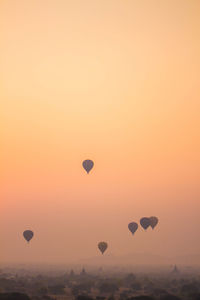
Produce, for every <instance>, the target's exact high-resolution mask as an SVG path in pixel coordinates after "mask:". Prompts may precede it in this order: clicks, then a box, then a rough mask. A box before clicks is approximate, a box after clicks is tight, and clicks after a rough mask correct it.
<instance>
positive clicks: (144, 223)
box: [140, 217, 151, 230]
mask: <svg viewBox="0 0 200 300" xmlns="http://www.w3.org/2000/svg"><path fill="white" fill-rule="evenodd" d="M140 224H141V226H142V227H143V228H144V229H145V230H146V229H147V228H148V227H149V226H150V225H151V222H150V218H146V217H144V218H142V219H141V220H140Z"/></svg>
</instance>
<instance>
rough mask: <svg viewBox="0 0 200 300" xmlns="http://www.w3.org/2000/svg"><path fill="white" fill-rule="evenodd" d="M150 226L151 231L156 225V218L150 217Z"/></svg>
mask: <svg viewBox="0 0 200 300" xmlns="http://www.w3.org/2000/svg"><path fill="white" fill-rule="evenodd" d="M149 219H150V226H151V228H152V229H154V227H156V225H157V224H158V218H157V217H150V218H149Z"/></svg>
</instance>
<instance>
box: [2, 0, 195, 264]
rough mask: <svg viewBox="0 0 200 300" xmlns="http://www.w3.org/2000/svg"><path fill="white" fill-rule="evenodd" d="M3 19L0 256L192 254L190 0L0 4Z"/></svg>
mask: <svg viewBox="0 0 200 300" xmlns="http://www.w3.org/2000/svg"><path fill="white" fill-rule="evenodd" d="M0 28H1V30H0V43H1V54H0V80H1V89H0V99H1V112H0V114H1V127H2V130H1V144H2V147H1V150H2V151H1V161H2V171H1V182H2V188H1V194H2V197H1V198H2V200H1V213H0V214H1V215H0V219H1V221H0V236H1V242H2V245H3V250H2V253H1V257H0V261H1V262H2V261H15V262H20V261H23V260H30V261H50V260H52V261H68V260H70V259H79V258H85V257H90V256H95V255H98V254H99V253H98V251H97V249H96V244H97V242H98V241H99V240H105V241H107V242H108V243H109V251H110V252H109V253H112V254H116V255H123V254H126V253H133V252H140V251H142V252H145V251H148V252H151V253H154V254H160V255H173V254H176V255H177V254H179V253H180V252H181V253H183V254H196V253H199V251H200V241H199V229H200V218H199V211H200V200H199V197H200V187H199V179H200V172H199V169H200V159H199V153H200V117H199V113H200V98H199V96H200V82H199V81H200V80H199V78H200V57H199V53H200V38H199V37H200V2H199V1H197V0H173V1H172V0H168V1H158V0H157V1H154V0H151V1H147V0H146V1H145V0H140V1H136V0H126V1H125V0H121V1H120V0H101V1H92V0H90V1H89V0H84V1H81V0H79V1H77V0H74V1H65V0H51V1H47V0H34V1H27V0H18V1H11V0H1V3H0ZM86 158H90V159H93V160H94V162H95V167H94V169H93V170H92V172H91V173H90V175H89V176H87V175H86V173H85V172H84V170H83V169H82V166H81V163H82V161H83V160H84V159H86ZM150 215H156V216H158V217H159V219H160V224H159V227H157V229H156V230H155V232H153V233H152V232H149V233H148V234H146V233H144V232H142V230H141V229H140V230H138V232H137V233H136V234H135V237H134V238H132V237H131V235H130V233H129V232H128V229H127V224H128V223H129V222H131V221H139V219H140V217H142V216H150ZM25 229H32V230H33V231H34V232H35V238H34V240H33V241H32V243H31V248H29V250H28V251H29V252H27V247H26V244H25V242H24V240H23V238H22V232H23V231H24V230H25ZM172 245H173V247H172ZM147 246H148V247H147ZM147 248H148V249H147Z"/></svg>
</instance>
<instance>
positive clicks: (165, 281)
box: [0, 265, 200, 300]
mask: <svg viewBox="0 0 200 300" xmlns="http://www.w3.org/2000/svg"><path fill="white" fill-rule="evenodd" d="M0 293H1V294H0V299H13V300H14V299H19V300H20V299H22V300H23V299H24V300H26V299H28V298H26V296H25V295H27V297H29V298H30V299H37V300H45V299H46V300H47V299H80V300H84V299H85V300H87V299H89V298H93V299H110V300H111V299H120V300H125V299H131V298H132V299H141V300H142V299H162V300H167V299H169V300H170V299H174V300H175V299H185V300H186V299H187V300H193V299H194V300H197V299H200V268H198V267H196V268H195V267H189V266H180V267H179V266H177V267H176V266H169V265H166V266H160V267H151V266H148V267H144V266H139V265H137V266H131V265H129V266H126V267H125V266H124V267H119V266H117V265H115V266H114V265H113V266H110V267H108V266H107V267H106V266H87V267H85V268H83V267H82V266H80V265H74V266H69V265H68V266H64V265H43V266H39V265H38V266H36V265H32V266H28V265H18V266H8V265H7V266H5V265H4V266H1V269H0ZM11 293H21V294H24V295H20V294H11ZM139 296H140V297H139ZM141 296H143V297H142V298H141ZM144 296H146V297H144ZM147 296H148V297H147ZM99 297H100V298H99ZM135 297H136V298H135Z"/></svg>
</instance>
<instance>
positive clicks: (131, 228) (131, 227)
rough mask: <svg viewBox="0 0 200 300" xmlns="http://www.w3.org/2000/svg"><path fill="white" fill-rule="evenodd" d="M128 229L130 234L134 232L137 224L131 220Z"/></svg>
mask: <svg viewBox="0 0 200 300" xmlns="http://www.w3.org/2000/svg"><path fill="white" fill-rule="evenodd" d="M128 229H129V230H130V232H131V233H132V234H134V233H135V232H136V230H137V229H138V224H137V223H135V222H131V223H129V224H128Z"/></svg>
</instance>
